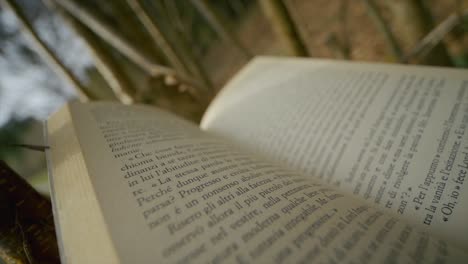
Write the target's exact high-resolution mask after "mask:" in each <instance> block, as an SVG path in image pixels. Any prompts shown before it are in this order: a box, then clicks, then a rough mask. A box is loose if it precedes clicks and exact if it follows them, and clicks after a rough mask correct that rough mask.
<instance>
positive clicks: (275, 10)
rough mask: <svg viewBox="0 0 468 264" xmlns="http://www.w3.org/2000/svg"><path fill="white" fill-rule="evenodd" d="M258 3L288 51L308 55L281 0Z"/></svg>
mask: <svg viewBox="0 0 468 264" xmlns="http://www.w3.org/2000/svg"><path fill="white" fill-rule="evenodd" d="M260 5H261V8H262V11H263V12H264V13H265V15H266V17H267V18H268V20H269V21H270V23H271V25H272V26H273V30H274V31H275V33H276V35H277V37H278V38H279V40H280V41H281V42H282V43H283V45H284V47H285V48H286V49H287V51H288V53H290V54H291V55H294V56H309V52H308V50H307V48H306V46H305V43H304V41H303V40H302V39H301V36H300V35H299V32H298V30H297V27H296V25H295V24H294V21H293V19H292V18H291V16H290V14H289V12H288V10H287V8H286V6H285V4H284V3H283V1H282V0H260Z"/></svg>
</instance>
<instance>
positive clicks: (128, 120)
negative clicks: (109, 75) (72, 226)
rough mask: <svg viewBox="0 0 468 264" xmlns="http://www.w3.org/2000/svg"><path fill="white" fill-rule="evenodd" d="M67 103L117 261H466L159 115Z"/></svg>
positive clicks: (357, 204) (365, 208)
mask: <svg viewBox="0 0 468 264" xmlns="http://www.w3.org/2000/svg"><path fill="white" fill-rule="evenodd" d="M70 109H71V111H70V112H71V115H72V118H73V124H74V126H75V128H76V134H77V137H78V140H79V142H80V146H81V149H82V152H83V156H84V157H85V161H86V167H87V169H88V172H89V177H90V179H91V182H92V183H93V188H94V192H95V194H96V196H97V200H98V202H99V206H100V207H101V210H102V214H103V217H104V219H105V222H106V224H107V229H108V232H109V234H110V237H111V240H112V242H113V246H114V247H115V249H116V251H117V255H118V256H119V259H120V261H121V262H122V263H155V262H157V263H224V262H229V263H291V262H297V263H309V262H311V261H317V262H325V261H326V262H341V261H344V260H346V261H348V262H355V263H358V262H359V263H365V262H383V261H384V260H385V261H388V262H418V261H421V260H422V261H424V260H435V261H438V262H444V261H457V260H461V259H463V258H466V257H467V255H466V254H465V253H463V252H462V251H460V250H459V249H457V248H456V247H454V246H452V245H450V244H448V243H446V242H444V241H443V240H440V239H435V238H432V237H431V236H430V235H428V234H427V233H424V232H421V231H419V230H418V229H415V228H413V227H412V226H411V225H409V224H407V223H406V222H404V221H400V220H398V219H397V218H395V217H392V216H390V215H387V214H385V213H383V212H381V211H379V210H376V209H375V208H373V207H371V206H369V205H367V204H365V203H362V202H361V201H359V200H355V199H353V198H351V197H349V196H346V195H343V194H341V193H340V192H337V191H336V190H334V189H333V188H330V187H328V186H326V185H322V184H319V183H316V182H314V181H313V180H307V179H305V178H304V177H303V176H301V175H300V174H297V173H295V172H292V171H290V170H285V169H282V168H280V167H278V166H276V165H274V164H272V163H270V162H268V161H267V160H264V159H262V158H260V157H255V156H253V155H251V154H249V153H246V152H244V151H242V150H241V149H238V148H236V147H234V146H232V145H231V144H230V143H228V142H227V141H225V140H223V139H219V138H217V137H214V136H212V135H209V134H207V133H205V132H202V131H200V130H199V129H198V128H197V127H196V126H195V125H194V124H191V123H189V122H186V121H184V120H181V119H179V118H177V117H175V116H173V115H171V114H168V113H166V112H163V111H160V110H155V109H152V108H150V107H143V106H132V107H128V106H121V105H117V104H109V103H92V104H72V105H70ZM63 176H66V175H63ZM76 213H77V214H79V213H80V212H76ZM90 239H92V238H90Z"/></svg>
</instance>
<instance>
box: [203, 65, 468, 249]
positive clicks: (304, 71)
mask: <svg viewBox="0 0 468 264" xmlns="http://www.w3.org/2000/svg"><path fill="white" fill-rule="evenodd" d="M264 68H265V70H263V69H264ZM467 126H468V74H467V71H466V70H456V69H446V68H432V67H410V66H396V65H384V64H365V63H345V62H334V61H330V60H311V59H302V60H301V59H274V58H261V59H257V60H256V61H255V62H254V63H251V64H250V65H249V66H248V67H247V68H246V69H244V70H243V72H241V73H240V74H239V75H238V77H236V78H235V79H234V80H233V81H232V82H231V83H230V84H229V85H228V86H227V87H226V89H225V91H222V92H221V94H220V95H219V96H218V98H217V99H216V100H215V101H214V103H212V105H211V106H210V108H209V110H208V112H207V113H206V114H205V116H204V118H203V121H202V129H204V130H207V131H210V132H213V133H216V134H220V135H223V136H224V137H227V138H229V139H232V140H234V141H235V142H236V143H238V144H240V145H243V146H245V147H246V148H248V149H250V150H251V151H253V152H257V153H260V154H262V155H264V156H268V157H269V158H271V159H272V160H275V161H276V162H279V163H281V164H283V165H284V166H285V167H287V168H292V169H296V170H298V171H300V172H302V173H303V174H306V175H309V177H312V178H314V179H319V180H320V181H321V182H324V183H328V184H331V185H333V186H336V187H337V188H339V189H340V190H343V191H345V192H346V193H348V194H353V195H356V196H359V197H361V198H362V199H365V200H367V201H368V202H370V203H371V204H376V205H377V206H379V207H380V208H382V209H385V210H387V212H390V213H392V214H393V215H394V216H397V217H401V218H402V219H406V220H407V221H409V222H411V223H414V224H417V225H419V226H421V227H423V228H427V229H428V230H430V232H432V233H434V234H437V235H438V236H439V237H443V238H445V239H448V240H451V241H455V242H456V243H457V244H458V245H461V246H463V247H464V248H468V236H466V234H467V233H468V225H466V223H468V193H467V187H466V185H467V184H466V183H465V182H466V175H467V172H468V130H467Z"/></svg>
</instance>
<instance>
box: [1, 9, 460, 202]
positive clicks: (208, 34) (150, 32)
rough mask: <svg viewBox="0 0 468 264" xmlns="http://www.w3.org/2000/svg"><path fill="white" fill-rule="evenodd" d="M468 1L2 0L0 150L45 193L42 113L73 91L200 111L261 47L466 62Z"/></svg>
mask: <svg viewBox="0 0 468 264" xmlns="http://www.w3.org/2000/svg"><path fill="white" fill-rule="evenodd" d="M467 10H468V0H463V1H462V0H392V1H384V0H258V1H254V0H113V1H94V0H0V159H2V160H5V161H6V163H7V164H9V165H10V166H11V167H12V168H13V169H15V170H16V171H17V172H18V173H19V174H20V175H22V176H23V177H25V178H26V179H27V181H29V182H30V183H32V185H33V186H34V187H36V188H37V189H38V190H39V191H40V192H42V193H44V194H46V195H47V193H48V183H47V170H46V162H45V159H44V154H43V153H42V152H37V151H31V150H27V149H24V148H19V147H14V146H11V145H12V144H33V145H43V144H44V141H43V121H44V120H46V119H47V116H48V115H49V114H50V113H51V112H53V111H55V110H57V109H58V108H59V107H60V106H61V105H63V104H64V103H66V102H67V101H69V100H80V101H94V100H112V101H120V102H121V103H124V104H134V103H144V104H150V105H154V106H157V107H161V108H164V109H167V110H169V111H171V112H174V113H176V114H178V115H179V116H182V117H184V118H186V119H189V120H192V121H194V122H198V121H199V120H200V118H201V116H202V114H203V112H204V110H205V108H206V107H207V105H208V103H209V102H210V100H211V99H212V98H213V96H214V95H215V94H216V93H217V92H218V91H219V90H220V89H221V88H222V86H223V85H224V84H225V83H226V82H227V81H228V80H229V78H230V77H232V76H233V75H234V74H235V73H236V72H237V71H238V70H239V69H240V68H242V66H243V65H245V64H246V63H247V62H248V61H249V60H250V59H251V58H253V57H254V56H257V55H276V56H303V57H314V58H332V59H343V60H359V61H379V62H388V63H409V64H423V65H439V66H447V67H468V34H467V33H468V22H467V21H468V11H467Z"/></svg>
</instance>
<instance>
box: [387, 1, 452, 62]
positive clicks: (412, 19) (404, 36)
mask: <svg viewBox="0 0 468 264" xmlns="http://www.w3.org/2000/svg"><path fill="white" fill-rule="evenodd" d="M384 3H385V6H387V7H388V10H389V11H390V15H391V16H392V23H394V26H395V28H397V29H398V36H399V38H400V39H401V41H402V43H403V44H404V45H405V46H407V47H413V46H416V45H417V43H418V42H419V41H420V40H421V39H422V38H423V37H424V36H426V34H428V33H429V32H430V31H431V30H432V28H433V27H434V26H435V25H434V21H433V20H432V16H431V14H430V11H429V10H428V8H427V7H426V6H425V4H424V3H423V1H422V0H392V1H384ZM422 63H425V64H429V65H452V62H451V59H450V56H449V54H448V51H447V49H446V48H445V46H444V44H443V43H440V44H438V45H437V46H435V47H434V49H432V51H431V52H430V53H429V54H428V55H427V56H426V57H425V58H423V60H422Z"/></svg>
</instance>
